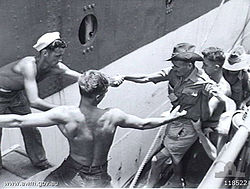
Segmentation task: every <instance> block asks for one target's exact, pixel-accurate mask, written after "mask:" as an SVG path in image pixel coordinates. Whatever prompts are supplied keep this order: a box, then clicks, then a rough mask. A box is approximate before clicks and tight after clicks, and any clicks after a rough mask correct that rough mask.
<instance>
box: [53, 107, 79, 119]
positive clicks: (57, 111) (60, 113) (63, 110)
mask: <svg viewBox="0 0 250 189" xmlns="http://www.w3.org/2000/svg"><path fill="white" fill-rule="evenodd" d="M50 113H51V114H53V115H54V116H55V117H58V118H61V119H64V120H73V119H74V120H80V119H84V115H83V114H82V113H81V111H80V108H79V107H77V106H68V105H65V106H58V107H56V108H53V109H51V110H50Z"/></svg>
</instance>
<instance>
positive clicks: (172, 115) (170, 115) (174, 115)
mask: <svg viewBox="0 0 250 189" xmlns="http://www.w3.org/2000/svg"><path fill="white" fill-rule="evenodd" d="M180 107H181V106H180V105H178V106H177V107H176V108H175V109H173V110H172V112H170V111H166V112H163V113H162V114H161V116H163V117H168V118H171V119H175V118H178V117H181V116H184V115H186V114H187V111H186V110H182V111H181V112H179V109H180Z"/></svg>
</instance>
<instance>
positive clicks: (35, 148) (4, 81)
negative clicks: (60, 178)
mask: <svg viewBox="0 0 250 189" xmlns="http://www.w3.org/2000/svg"><path fill="white" fill-rule="evenodd" d="M33 47H34V48H35V49H36V50H37V51H38V52H39V54H38V55H37V56H27V57H24V58H22V59H20V60H17V61H14V62H12V63H9V64H7V65H5V66H3V67H1V68H0V114H5V113H6V112H7V111H8V112H9V113H15V114H20V115H24V114H29V113H31V110H30V106H31V107H33V108H37V109H39V110H43V111H46V110H49V109H51V108H54V107H57V106H58V105H55V104H51V103H48V102H46V101H45V100H43V99H41V98H40V97H39V96H38V87H37V82H39V81H40V80H42V79H44V78H45V77H46V76H48V75H51V74H58V73H63V74H66V75H70V76H73V78H75V79H76V81H77V80H78V78H79V76H80V75H81V74H80V73H78V72H76V71H74V70H71V69H69V68H68V67H67V66H66V65H64V64H63V63H62V62H61V61H62V56H63V54H64V51H65V48H66V47H67V45H66V43H65V42H64V41H63V40H62V39H61V38H60V33H59V32H50V33H45V34H44V35H42V36H41V37H40V38H39V39H38V40H37V43H36V44H35V45H34V46H33ZM119 84H121V80H117V79H112V78H110V79H109V85H110V86H112V87H117V86H119ZM23 90H25V93H26V95H27V98H26V97H25V96H24V95H23ZM21 131H22V135H23V137H24V142H25V147H26V151H27V154H28V156H29V158H30V160H31V162H32V164H33V165H34V166H35V167H38V168H40V169H47V168H49V167H51V165H50V164H49V163H48V161H47V159H46V155H45V151H44V148H43V146H42V139H41V134H40V132H39V130H38V129H37V128H21ZM1 136H2V129H0V139H1ZM1 167H2V163H1V154H0V168H1Z"/></svg>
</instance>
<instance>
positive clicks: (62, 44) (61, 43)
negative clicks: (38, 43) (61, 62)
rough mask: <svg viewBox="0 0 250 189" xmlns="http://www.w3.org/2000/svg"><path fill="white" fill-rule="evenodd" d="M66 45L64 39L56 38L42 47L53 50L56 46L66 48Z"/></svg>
mask: <svg viewBox="0 0 250 189" xmlns="http://www.w3.org/2000/svg"><path fill="white" fill-rule="evenodd" d="M66 47H67V44H66V42H65V41H63V40H62V39H56V40H55V41H53V42H52V43H50V44H49V45H48V46H47V47H45V48H44V49H47V50H51V51H53V50H55V49H56V48H66Z"/></svg>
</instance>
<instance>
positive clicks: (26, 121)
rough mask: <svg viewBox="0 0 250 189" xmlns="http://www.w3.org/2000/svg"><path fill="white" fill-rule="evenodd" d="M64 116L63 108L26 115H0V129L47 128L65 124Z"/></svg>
mask: <svg viewBox="0 0 250 189" xmlns="http://www.w3.org/2000/svg"><path fill="white" fill-rule="evenodd" d="M66 115H67V114H66V113H65V108H64V107H56V108H53V109H51V110H49V111H46V112H41V113H32V114H27V115H16V114H5V115H0V127H7V128H12V127H38V126H39V127H49V126H53V125H57V124H60V123H61V124H64V123H66V122H65V119H66V117H67V116H66Z"/></svg>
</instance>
